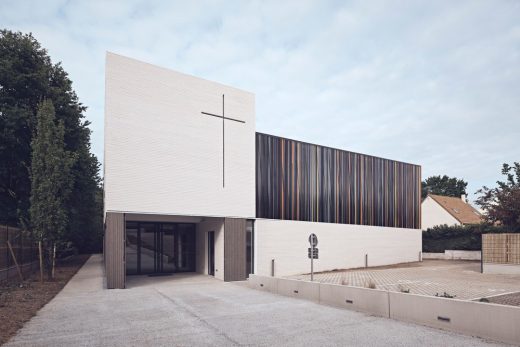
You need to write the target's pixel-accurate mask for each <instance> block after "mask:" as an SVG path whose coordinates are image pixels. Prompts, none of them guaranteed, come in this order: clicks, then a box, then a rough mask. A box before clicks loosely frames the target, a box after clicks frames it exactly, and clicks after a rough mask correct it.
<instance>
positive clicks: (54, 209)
mask: <svg viewBox="0 0 520 347" xmlns="http://www.w3.org/2000/svg"><path fill="white" fill-rule="evenodd" d="M64 134H65V128H64V126H63V121H58V122H56V119H55V112H54V106H53V105H52V102H51V101H50V100H44V101H43V102H42V103H41V104H40V105H39V108H38V114H37V126H36V134H35V136H34V138H33V140H32V142H31V149H32V156H31V159H32V166H31V198H30V202H31V207H30V225H31V229H32V231H33V235H34V236H35V237H36V239H37V240H38V241H41V242H42V245H43V248H44V249H45V253H44V254H45V256H44V259H45V267H46V269H47V273H48V277H49V278H50V277H51V266H52V259H53V248H54V246H55V245H56V243H57V242H60V241H63V240H64V235H65V231H66V228H67V217H68V213H67V208H66V205H65V204H66V202H67V200H68V198H69V195H70V192H71V189H72V185H73V176H72V174H71V168H72V165H73V164H74V155H73V154H72V153H70V152H68V151H66V150H65V143H64V140H63V139H64Z"/></svg>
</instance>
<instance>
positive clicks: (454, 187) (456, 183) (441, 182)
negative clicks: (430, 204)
mask: <svg viewBox="0 0 520 347" xmlns="http://www.w3.org/2000/svg"><path fill="white" fill-rule="evenodd" d="M467 186H468V182H466V181H464V180H463V179H458V178H456V177H448V176H446V175H444V176H442V177H441V176H440V175H439V176H430V177H428V178H427V179H426V180H424V181H422V184H421V196H422V198H423V199H424V198H426V196H427V195H428V194H436V195H444V196H454V197H458V198H460V196H461V195H462V194H466V187H467Z"/></svg>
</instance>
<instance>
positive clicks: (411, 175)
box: [256, 133, 421, 229]
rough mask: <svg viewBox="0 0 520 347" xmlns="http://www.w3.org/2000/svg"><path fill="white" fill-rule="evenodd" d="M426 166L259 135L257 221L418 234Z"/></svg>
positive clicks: (257, 150)
mask: <svg viewBox="0 0 520 347" xmlns="http://www.w3.org/2000/svg"><path fill="white" fill-rule="evenodd" d="M420 214H421V167H420V166H418V165H413V164H408V163H403V162H398V161H394V160H389V159H383V158H377V157H373V156H369V155H364V154H358V153H354V152H348V151H344V150H340V149H334V148H329V147H324V146H319V145H314V144H309V143H304V142H300V141H295V140H291V139H285V138H281V137H277V136H272V135H267V134H261V133H257V134H256V217H257V218H268V219H282V220H300V221H312V222H325V223H342V224H359V225H374V226H386V227H401V228H414V229H419V228H420V226H421V220H420Z"/></svg>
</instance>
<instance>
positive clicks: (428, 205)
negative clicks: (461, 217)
mask: <svg viewBox="0 0 520 347" xmlns="http://www.w3.org/2000/svg"><path fill="white" fill-rule="evenodd" d="M443 224H446V225H450V226H451V225H462V223H461V222H459V221H458V220H457V219H456V218H455V217H453V216H452V215H451V214H450V213H449V212H448V211H446V210H445V209H444V208H443V207H442V206H441V205H439V204H438V203H437V201H435V200H433V199H432V198H431V197H429V196H427V197H426V199H424V201H423V202H422V204H421V227H422V230H426V229H428V228H432V227H434V226H436V225H443Z"/></svg>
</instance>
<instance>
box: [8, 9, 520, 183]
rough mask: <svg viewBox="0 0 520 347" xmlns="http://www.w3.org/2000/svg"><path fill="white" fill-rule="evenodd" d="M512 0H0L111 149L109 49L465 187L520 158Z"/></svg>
mask: <svg viewBox="0 0 520 347" xmlns="http://www.w3.org/2000/svg"><path fill="white" fill-rule="evenodd" d="M519 17H520V3H518V2H514V1H502V2H489V1H459V2H455V3H454V2H449V1H434V2H391V3H390V2H386V1H370V2H367V1H353V2H345V3H343V2H335V1H330V2H321V1H320V2H318V1H315V2H312V1H298V2H296V1H288V2H275V1H268V2H265V1H248V2H243V1H236V2H218V1H205V2H161V1H110V2H106V1H84V2H70V1H45V2H39V1H3V2H2V3H0V23H2V26H3V27H6V28H9V29H12V30H20V31H24V32H29V31H31V32H33V33H34V35H35V37H36V38H37V39H38V40H39V41H40V42H41V43H42V45H43V46H44V47H47V48H48V49H49V53H50V54H51V57H52V58H53V60H54V61H62V63H63V66H64V68H65V69H66V71H68V72H69V73H70V76H71V79H72V80H73V82H74V88H75V90H76V91H77V93H78V96H79V97H80V100H81V101H82V102H83V103H84V104H86V105H87V106H88V107H89V109H88V111H87V113H86V115H87V118H88V119H89V120H90V121H91V122H92V129H93V138H92V141H93V150H94V152H95V154H96V155H97V156H98V157H100V158H102V154H103V112H104V111H103V107H104V56H105V51H107V50H108V51H114V52H116V53H120V54H124V55H128V56H132V57H134V58H137V59H141V60H144V61H147V62H150V63H154V64H158V65H161V66H165V67H169V68H172V69H175V70H179V71H182V72H186V73H190V74H194V75H197V76H200V77H204V78H207V79H212V80H216V81H219V82H222V83H226V84H230V85H233V86H235V87H238V88H243V89H246V90H249V91H252V92H254V93H255V94H256V97H257V130H258V131H262V132H267V133H273V134H277V135H283V136H287V137H292V138H297V139H301V140H304V141H309V142H313V143H321V144H325V145H330V146H334V147H340V148H344V149H348V150H352V151H356V152H362V153H368V154H372V155H378V156H383V157H388V158H392V159H397V160H402V161H407V162H412V163H418V164H420V165H422V167H423V177H427V176H429V175H434V174H448V175H451V176H458V177H463V178H464V179H466V180H468V181H469V182H470V185H469V192H470V193H473V192H474V191H475V190H476V189H478V188H479V187H480V186H482V185H484V184H486V185H493V184H494V181H496V180H497V179H499V178H500V175H499V172H500V165H501V163H502V162H512V161H514V160H516V161H518V160H520V146H519V145H518V138H520V116H519V111H520V98H519V97H518V95H520V22H519V21H518V18H519Z"/></svg>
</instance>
